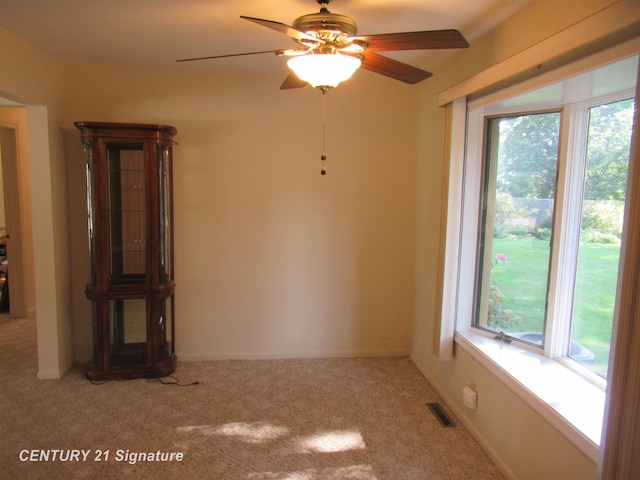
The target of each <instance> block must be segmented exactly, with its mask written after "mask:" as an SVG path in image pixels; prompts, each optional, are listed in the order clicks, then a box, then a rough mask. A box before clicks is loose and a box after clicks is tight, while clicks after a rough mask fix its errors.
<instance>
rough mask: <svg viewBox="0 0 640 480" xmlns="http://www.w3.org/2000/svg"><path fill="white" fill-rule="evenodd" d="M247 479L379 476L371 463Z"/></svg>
mask: <svg viewBox="0 0 640 480" xmlns="http://www.w3.org/2000/svg"><path fill="white" fill-rule="evenodd" d="M247 480H377V477H376V475H375V472H374V470H373V467H372V466H371V465H351V466H349V467H332V468H312V469H308V470H301V471H297V472H260V473H252V474H250V475H249V476H247Z"/></svg>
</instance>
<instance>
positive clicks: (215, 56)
mask: <svg viewBox="0 0 640 480" xmlns="http://www.w3.org/2000/svg"><path fill="white" fill-rule="evenodd" d="M286 51H287V50H263V51H261V52H247V53H231V54H228V55H213V56H211V57H196V58H183V59H180V60H176V62H193V61H194V60H209V59H212V58H227V57H242V56H244V55H260V54H262V53H275V54H276V55H277V56H282V55H284V54H285V52H286Z"/></svg>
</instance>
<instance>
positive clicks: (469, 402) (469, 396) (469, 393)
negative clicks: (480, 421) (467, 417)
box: [462, 387, 478, 410]
mask: <svg viewBox="0 0 640 480" xmlns="http://www.w3.org/2000/svg"><path fill="white" fill-rule="evenodd" d="M462 394H463V398H464V404H465V405H466V406H467V407H468V408H469V409H470V410H476V409H477V408H478V394H477V393H476V392H475V391H474V390H472V389H471V388H470V387H464V390H463V391H462Z"/></svg>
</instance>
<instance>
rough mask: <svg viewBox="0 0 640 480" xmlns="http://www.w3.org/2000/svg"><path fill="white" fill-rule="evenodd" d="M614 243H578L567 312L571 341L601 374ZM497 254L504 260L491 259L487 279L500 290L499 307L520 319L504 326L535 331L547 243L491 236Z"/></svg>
mask: <svg viewBox="0 0 640 480" xmlns="http://www.w3.org/2000/svg"><path fill="white" fill-rule="evenodd" d="M619 251H620V247H619V246H618V245H611V244H601V243H582V244H581V246H580V255H579V259H578V274H577V276H578V279H577V282H576V287H577V288H576V290H577V291H576V298H575V302H574V314H573V317H574V318H573V330H572V332H573V333H572V334H573V340H575V341H577V342H579V343H581V344H582V345H584V346H585V347H586V348H588V349H589V350H591V351H592V352H594V353H595V354H596V361H595V364H594V365H593V366H592V368H593V369H594V370H595V371H596V372H597V373H599V374H600V375H603V376H606V369H607V363H608V357H609V343H610V340H611V322H612V319H613V306H614V300H615V287H616V281H617V272H618V256H619ZM499 253H502V254H503V255H504V256H505V257H506V262H505V263H498V262H494V265H493V267H492V272H491V284H492V285H495V286H497V287H499V289H500V292H501V293H502V294H503V295H504V300H503V302H502V305H501V306H502V308H503V309H509V310H512V311H513V314H514V316H518V317H521V321H520V322H518V323H517V324H514V325H512V326H511V327H510V328H508V329H505V331H512V332H516V331H520V332H522V331H534V332H541V331H542V328H543V322H544V304H545V297H546V283H547V271H548V265H549V242H548V241H545V240H537V239H521V238H495V239H494V240H493V257H494V258H495V256H496V255H497V254H499Z"/></svg>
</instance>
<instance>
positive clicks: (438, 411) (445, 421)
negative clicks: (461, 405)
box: [427, 403, 456, 428]
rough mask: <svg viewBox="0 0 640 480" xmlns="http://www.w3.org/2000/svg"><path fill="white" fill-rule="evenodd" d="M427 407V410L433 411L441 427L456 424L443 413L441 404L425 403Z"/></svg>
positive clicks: (449, 426)
mask: <svg viewBox="0 0 640 480" xmlns="http://www.w3.org/2000/svg"><path fill="white" fill-rule="evenodd" d="M427 407H429V410H431V412H433V414H434V415H435V417H436V418H437V419H438V421H439V422H440V425H442V426H443V427H445V428H451V427H455V426H456V424H455V423H453V422H452V421H451V419H450V418H449V416H448V415H447V414H446V413H445V411H444V410H443V409H442V406H441V405H440V404H439V403H427Z"/></svg>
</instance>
